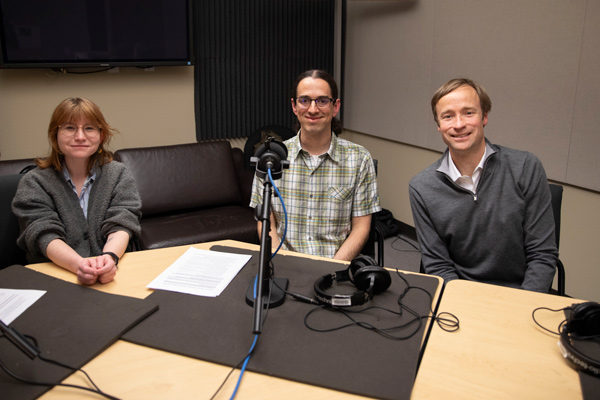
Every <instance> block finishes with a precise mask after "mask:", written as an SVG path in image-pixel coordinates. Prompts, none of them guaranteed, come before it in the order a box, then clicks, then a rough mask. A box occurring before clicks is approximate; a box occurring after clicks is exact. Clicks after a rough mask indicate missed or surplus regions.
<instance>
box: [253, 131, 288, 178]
mask: <svg viewBox="0 0 600 400" xmlns="http://www.w3.org/2000/svg"><path fill="white" fill-rule="evenodd" d="M287 155H288V151H287V147H285V145H284V144H283V143H281V142H279V141H277V140H275V139H274V138H273V137H272V136H269V137H268V138H267V140H266V141H265V142H264V143H263V144H261V145H260V147H259V148H258V149H257V150H256V153H255V154H254V157H251V158H250V165H256V176H258V177H259V178H262V179H265V177H266V176H267V171H268V170H269V169H270V170H271V176H272V177H273V180H275V179H280V178H281V176H282V174H283V170H284V169H288V168H289V167H290V162H289V161H287Z"/></svg>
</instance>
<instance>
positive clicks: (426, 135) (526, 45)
mask: <svg viewBox="0 0 600 400" xmlns="http://www.w3.org/2000/svg"><path fill="white" fill-rule="evenodd" d="M347 24H348V25H347V32H348V35H347V44H346V60H345V66H346V79H345V92H344V97H345V99H347V101H346V102H345V109H344V126H345V127H346V128H347V129H351V130H354V131H357V132H364V133H368V134H370V135H374V136H378V137H381V138H385V139H390V140H393V141H397V142H401V143H406V144H410V145H415V146H419V147H423V148H428V149H433V150H437V151H441V150H443V149H444V148H445V146H444V144H443V143H442V141H441V139H440V135H439V133H438V132H437V130H436V127H435V124H434V122H433V118H432V114H431V107H430V103H429V102H430V99H431V95H432V94H433V92H434V91H435V90H436V89H437V88H438V87H439V86H441V85H442V84H443V83H444V82H446V81H447V80H449V79H451V78H453V77H456V76H464V77H469V78H471V79H474V80H476V81H478V82H479V83H480V84H482V85H483V86H484V87H485V88H486V89H487V91H488V93H489V94H490V97H491V99H492V105H493V106H492V111H491V113H490V116H489V123H488V126H487V127H486V136H487V137H488V138H489V139H490V140H491V141H492V142H495V143H498V144H503V145H506V146H509V147H513V148H517V149H522V150H528V151H531V152H533V153H534V154H536V155H537V156H538V157H539V158H540V159H541V160H542V162H543V164H544V167H545V168H546V172H547V174H548V177H549V178H550V179H552V180H556V181H559V182H566V183H569V184H572V185H577V186H581V187H584V188H588V189H592V190H595V191H600V173H598V172H599V171H600V151H599V149H600V134H599V133H598V129H599V128H598V127H600V73H598V72H599V71H600V51H599V50H598V49H600V2H599V1H595V0H588V1H586V0H500V1H499V0H414V1H409V0H404V1H391V2H381V1H349V2H348V18H347Z"/></svg>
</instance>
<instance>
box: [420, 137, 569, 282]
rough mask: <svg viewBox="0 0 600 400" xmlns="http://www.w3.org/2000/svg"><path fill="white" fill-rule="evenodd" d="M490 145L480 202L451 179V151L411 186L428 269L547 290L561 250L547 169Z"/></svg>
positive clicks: (530, 156)
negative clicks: (490, 152) (449, 157)
mask: <svg viewBox="0 0 600 400" xmlns="http://www.w3.org/2000/svg"><path fill="white" fill-rule="evenodd" d="M486 144H487V146H488V147H489V149H490V150H491V151H492V152H493V154H492V155H491V156H490V157H489V158H488V159H487V160H486V162H485V165H484V167H483V171H482V175H481V179H480V182H479V187H478V189H477V195H476V196H475V194H474V193H472V192H470V191H468V190H466V189H463V188H461V187H460V186H458V185H457V184H455V183H454V182H453V181H452V180H451V179H450V177H449V176H448V175H447V173H446V168H447V165H448V150H446V152H445V153H444V154H443V155H442V157H441V158H440V159H439V160H438V161H437V162H435V163H434V164H432V165H431V166H429V167H428V168H427V169H425V170H424V171H422V172H421V173H419V174H418V175H416V176H415V177H414V178H413V179H411V181H410V184H409V194H410V202H411V207H412V211H413V218H414V221H415V227H416V230H417V236H418V239H419V243H420V245H421V256H422V262H423V266H424V268H425V271H426V272H427V273H430V274H434V275H439V276H441V277H442V278H444V280H445V281H449V280H452V279H457V278H460V279H469V280H474V281H479V282H485V283H491V284H497V285H503V286H509V287H515V288H522V289H527V290H533V291H538V292H547V291H548V289H549V288H550V285H551V284H552V280H553V278H554V273H555V268H556V261H557V258H558V251H557V249H556V244H555V237H554V217H553V214H552V204H551V197H550V190H549V187H548V181H547V179H546V174H545V172H544V168H543V166H542V164H541V162H540V161H539V160H538V159H537V158H536V157H535V156H534V155H533V154H531V153H528V152H524V151H518V150H513V149H509V148H506V147H502V146H496V145H492V144H490V143H489V142H487V141H486Z"/></svg>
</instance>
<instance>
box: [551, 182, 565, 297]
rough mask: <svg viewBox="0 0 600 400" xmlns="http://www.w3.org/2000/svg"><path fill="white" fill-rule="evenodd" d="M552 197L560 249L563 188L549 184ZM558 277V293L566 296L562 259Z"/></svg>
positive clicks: (557, 273)
mask: <svg viewBox="0 0 600 400" xmlns="http://www.w3.org/2000/svg"><path fill="white" fill-rule="evenodd" d="M548 185H549V186H550V195H551V196H552V213H553V214H554V236H555V238H556V248H557V249H558V248H559V244H560V214H561V208H562V195H563V187H562V186H560V185H555V184H554V183H549V184H548ZM556 275H557V285H558V286H557V290H556V291H557V292H558V294H559V295H560V296H564V295H565V280H566V277H565V275H566V273H565V266H564V265H563V263H562V261H561V260H560V258H559V259H558V261H557V263H556ZM551 292H552V290H551Z"/></svg>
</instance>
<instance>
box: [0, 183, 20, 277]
mask: <svg viewBox="0 0 600 400" xmlns="http://www.w3.org/2000/svg"><path fill="white" fill-rule="evenodd" d="M22 177H23V175H20V174H15V175H0V255H1V257H0V269H2V268H6V267H8V266H9V265H13V264H26V259H25V252H24V251H23V250H21V248H20V247H19V246H17V238H18V237H19V233H20V229H19V221H18V220H17V217H16V216H15V215H14V214H13V212H12V201H13V198H14V197H15V193H16V192H17V187H18V186H19V182H20V181H21V178H22Z"/></svg>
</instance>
